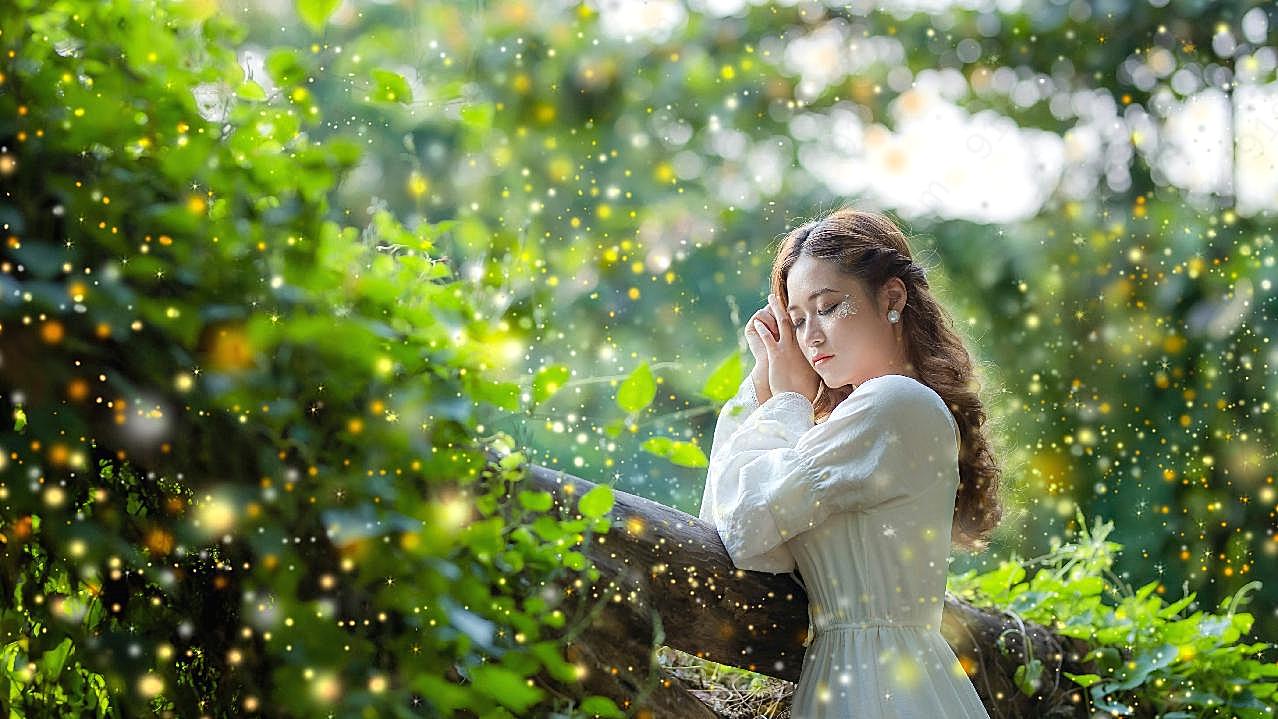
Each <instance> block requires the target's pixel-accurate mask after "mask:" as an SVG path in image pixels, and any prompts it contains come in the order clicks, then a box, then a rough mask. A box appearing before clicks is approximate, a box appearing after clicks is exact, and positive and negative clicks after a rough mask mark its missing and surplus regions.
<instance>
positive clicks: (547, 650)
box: [531, 641, 580, 682]
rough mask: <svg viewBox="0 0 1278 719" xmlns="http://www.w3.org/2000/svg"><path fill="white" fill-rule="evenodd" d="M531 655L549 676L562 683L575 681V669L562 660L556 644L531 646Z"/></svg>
mask: <svg viewBox="0 0 1278 719" xmlns="http://www.w3.org/2000/svg"><path fill="white" fill-rule="evenodd" d="M531 649H532V653H533V655H534V656H536V657H537V658H538V659H540V660H541V664H542V666H544V667H546V671H548V672H549V673H550V675H551V676H553V677H554V678H556V679H558V680H559V681H562V682H571V681H577V680H578V679H579V678H580V677H578V676H577V667H576V665H574V664H573V663H572V662H570V661H568V660H566V659H564V657H563V655H562V654H561V653H560V652H561V651H562V650H561V649H560V647H559V643H558V642H554V641H544V642H538V643H536V644H533V645H532V647H531Z"/></svg>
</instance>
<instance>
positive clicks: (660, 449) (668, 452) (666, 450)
mask: <svg viewBox="0 0 1278 719" xmlns="http://www.w3.org/2000/svg"><path fill="white" fill-rule="evenodd" d="M640 447H641V448H642V449H643V450H644V451H646V452H652V453H653V454H655V455H657V456H658V457H665V458H666V459H669V460H670V461H671V462H673V463H674V464H677V465H679V466H681V467H705V466H707V465H709V464H710V462H709V460H707V459H706V455H705V452H702V451H701V448H700V447H698V446H697V445H696V444H695V443H693V442H685V441H683V440H679V439H671V438H669V437H649V438H648V439H645V440H644V441H643V444H641V445H640Z"/></svg>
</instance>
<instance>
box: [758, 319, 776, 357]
mask: <svg viewBox="0 0 1278 719" xmlns="http://www.w3.org/2000/svg"><path fill="white" fill-rule="evenodd" d="M753 322H754V325H755V329H754V331H755V333H757V334H758V335H759V339H761V340H763V346H764V348H766V349H767V350H768V351H771V350H772V345H773V343H774V342H775V340H773V339H772V331H771V330H769V329H768V328H767V326H766V325H764V324H763V320H753Z"/></svg>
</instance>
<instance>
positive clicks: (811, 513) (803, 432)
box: [700, 207, 1002, 719]
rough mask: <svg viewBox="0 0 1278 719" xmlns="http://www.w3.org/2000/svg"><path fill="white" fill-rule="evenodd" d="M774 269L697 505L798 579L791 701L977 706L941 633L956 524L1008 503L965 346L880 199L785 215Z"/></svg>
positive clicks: (759, 556)
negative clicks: (804, 637)
mask: <svg viewBox="0 0 1278 719" xmlns="http://www.w3.org/2000/svg"><path fill="white" fill-rule="evenodd" d="M771 284H772V294H770V295H769V296H768V304H767V306H766V307H764V308H762V309H760V310H759V311H758V312H756V313H755V315H754V316H753V317H752V318H751V321H750V322H748V323H747V325H748V326H747V328H746V330H745V332H746V340H747V342H748V344H749V346H750V350H751V352H752V353H753V354H754V357H755V367H754V370H753V371H752V372H751V374H750V376H749V377H747V378H746V380H745V381H744V382H742V384H741V388H740V389H739V390H738V392H737V395H736V396H735V397H734V398H733V399H731V400H730V401H729V402H727V403H726V404H725V405H724V407H723V410H722V411H721V412H720V414H719V419H718V423H717V424H716V426H715V431H714V439H713V440H712V445H711V449H710V467H709V476H708V478H707V482H706V489H705V494H704V496H703V497H702V500H701V511H700V515H701V518H702V519H703V520H705V521H708V522H712V523H713V524H714V525H715V527H716V528H717V529H718V532H719V536H720V537H721V538H722V539H723V544H724V547H725V549H727V551H728V554H729V556H731V558H732V561H733V563H734V564H735V565H736V567H737V568H739V569H749V570H755V571H762V572H770V573H773V574H779V573H783V572H794V571H795V570H796V569H797V570H798V573H799V574H801V577H802V579H803V580H806V581H800V584H801V585H803V586H804V588H805V589H806V591H807V593H808V600H809V604H808V614H809V620H810V622H809V634H808V640H809V641H808V649H807V653H806V654H805V655H804V660H803V668H802V670H801V672H800V676H799V682H798V687H797V689H796V691H795V695H794V704H793V707H792V716H793V717H795V719H824V718H826V717H855V718H856V719H871V718H875V717H929V718H931V717H935V718H937V719H939V718H940V717H945V718H946V719H966V718H980V719H988V717H989V715H988V714H987V713H986V711H985V708H984V706H983V705H982V703H981V701H980V698H979V697H978V696H977V694H976V690H975V688H974V687H973V684H972V681H971V680H970V679H969V678H968V676H967V674H966V673H965V672H964V671H963V668H962V665H961V664H960V663H959V661H958V658H957V657H956V656H955V654H954V652H953V650H952V649H951V648H950V646H949V644H948V643H947V642H946V641H945V638H944V637H943V636H942V635H941V632H940V626H941V611H942V608H943V605H944V593H945V577H946V570H947V565H948V562H949V555H950V547H951V542H952V541H953V542H957V543H959V544H961V545H964V546H966V547H969V548H975V549H981V548H984V546H985V544H986V542H987V539H988V534H989V532H990V531H991V530H992V529H993V528H994V527H995V526H996V525H997V523H998V521H999V518H1000V516H1001V511H1002V510H1001V506H1000V503H999V499H998V478H999V473H1000V469H999V468H998V467H997V466H996V465H995V463H994V461H993V458H992V451H991V448H990V446H989V442H988V439H987V438H986V437H985V436H984V434H983V432H982V424H983V422H984V419H985V412H984V410H983V409H982V406H981V402H980V400H979V399H978V397H977V395H976V392H975V391H974V389H973V385H972V383H971V380H972V374H973V371H972V362H971V358H970V356H969V354H968V352H967V350H966V349H965V348H964V346H963V343H962V340H961V339H960V338H959V336H958V335H957V334H956V333H955V332H954V330H953V329H952V328H951V326H950V323H949V322H948V320H947V319H946V318H947V315H946V314H945V313H944V311H943V310H942V308H941V307H940V305H939V304H938V303H937V301H936V299H935V298H934V297H933V296H932V295H931V294H930V292H929V290H928V285H927V280H926V278H925V276H924V272H923V269H922V268H921V267H920V266H919V265H917V264H915V263H914V261H913V259H912V258H911V253H910V250H909V246H908V243H907V241H906V238H905V236H904V235H903V234H902V233H901V231H900V229H898V228H897V226H896V225H895V224H894V223H893V222H892V221H891V220H890V219H888V218H887V217H885V216H883V215H881V214H877V213H873V212H864V211H857V210H854V209H851V208H847V207H844V208H841V209H839V210H836V211H834V212H832V213H830V214H829V215H827V216H825V217H823V218H821V219H820V220H816V221H813V222H809V223H807V224H805V225H803V226H801V227H799V228H797V229H795V230H793V231H792V232H790V233H789V234H788V235H787V236H786V237H785V239H784V241H783V243H782V245H781V248H780V250H779V252H778V255H777V258H776V261H775V263H774V264H773V269H772V283H771ZM799 579H800V577H798V576H796V580H799Z"/></svg>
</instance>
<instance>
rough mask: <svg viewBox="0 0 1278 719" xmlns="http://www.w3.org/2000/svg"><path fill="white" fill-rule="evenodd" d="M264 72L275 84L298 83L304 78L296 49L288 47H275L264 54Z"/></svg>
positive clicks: (303, 70) (304, 72) (304, 74)
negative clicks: (267, 53)
mask: <svg viewBox="0 0 1278 719" xmlns="http://www.w3.org/2000/svg"><path fill="white" fill-rule="evenodd" d="M266 72H267V74H269V75H270V76H271V79H273V80H275V83H276V84H277V85H283V86H292V85H300V84H301V83H302V82H303V81H304V80H305V79H306V68H304V67H303V66H302V62H301V60H300V59H298V55H297V51H296V50H294V49H292V48H288V47H279V48H275V49H274V50H272V51H271V53H270V54H269V55H267V56H266Z"/></svg>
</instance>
